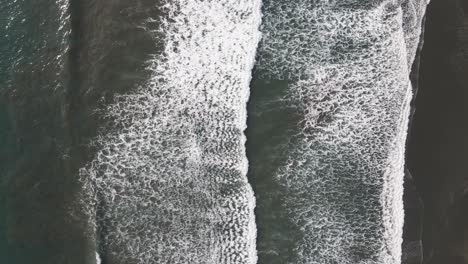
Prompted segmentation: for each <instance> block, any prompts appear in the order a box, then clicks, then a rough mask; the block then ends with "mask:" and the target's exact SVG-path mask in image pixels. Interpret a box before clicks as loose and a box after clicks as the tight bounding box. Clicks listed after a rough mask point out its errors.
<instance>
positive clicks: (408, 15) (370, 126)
mask: <svg viewBox="0 0 468 264" xmlns="http://www.w3.org/2000/svg"><path fill="white" fill-rule="evenodd" d="M426 4H427V3H426V1H423V0H414V1H404V2H403V4H401V1H400V2H399V4H396V1H361V0H359V1H358V0H355V1H354V0H348V1H322V2H319V1H307V0H299V1H289V2H286V1H281V2H278V1H271V0H266V1H264V18H263V26H262V32H263V36H264V37H263V39H262V42H261V46H260V50H259V53H258V55H259V57H258V60H259V61H258V64H257V69H258V74H259V76H261V77H260V78H265V79H273V80H275V79H276V80H278V79H280V80H281V79H286V80H289V81H290V85H289V87H288V96H286V97H285V98H284V100H283V102H282V103H283V104H288V105H294V106H295V107H296V108H297V112H298V113H299V114H300V115H301V116H302V118H301V119H302V120H301V122H300V123H298V124H297V133H296V136H295V137H294V139H293V140H291V143H290V151H289V154H288V155H289V159H288V162H287V164H285V165H284V166H283V167H281V168H280V169H279V170H278V171H277V173H276V175H275V177H276V178H277V181H278V183H280V185H281V186H283V187H284V189H285V190H286V192H287V194H288V198H287V201H286V204H287V208H288V210H289V211H288V213H289V217H290V219H291V221H293V222H294V223H295V224H296V226H297V227H298V229H300V230H301V233H302V240H301V241H298V242H297V244H296V246H295V249H294V254H295V255H294V256H292V257H291V258H290V259H291V263H317V264H318V263H320V264H327V263H330V264H332V263H341V264H356V263H360V264H377V263H385V264H396V263H400V258H401V242H402V227H403V215H404V212H403V201H402V194H403V167H404V148H405V140H406V134H407V123H408V115H409V108H410V107H409V102H410V100H411V98H412V92H411V85H410V81H409V70H410V67H411V65H412V61H413V59H414V55H415V51H416V47H417V44H418V41H419V34H420V32H421V30H420V27H421V20H422V17H423V14H424V10H425V6H426ZM410 7H411V8H410Z"/></svg>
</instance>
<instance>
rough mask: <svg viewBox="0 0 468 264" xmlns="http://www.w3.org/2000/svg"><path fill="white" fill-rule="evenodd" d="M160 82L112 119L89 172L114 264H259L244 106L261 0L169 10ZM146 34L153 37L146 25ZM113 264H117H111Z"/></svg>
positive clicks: (181, 0) (111, 111) (156, 77)
mask: <svg viewBox="0 0 468 264" xmlns="http://www.w3.org/2000/svg"><path fill="white" fill-rule="evenodd" d="M161 6H162V8H161V10H162V15H161V16H158V17H154V18H148V21H147V22H148V23H152V22H156V24H160V25H161V27H160V28H159V29H158V30H155V31H154V37H155V41H161V40H160V39H157V38H160V37H161V36H164V37H163V42H164V51H163V52H162V55H155V56H154V59H153V60H152V61H150V62H149V65H150V66H149V70H150V71H151V72H152V77H151V79H150V81H148V82H147V83H146V84H144V85H142V86H141V87H140V88H139V89H137V91H136V92H133V93H130V94H125V95H119V96H116V98H115V103H113V104H111V105H109V106H108V107H107V108H106V109H105V112H106V118H107V119H108V120H111V122H112V124H113V125H112V127H113V129H110V130H109V131H107V132H103V133H101V135H100V136H99V138H98V139H97V140H96V142H95V143H96V145H97V146H98V147H99V149H100V150H99V151H98V152H97V154H96V157H95V159H94V160H93V161H92V162H90V163H89V164H88V165H87V166H86V167H84V168H82V169H81V173H80V175H81V178H82V180H83V183H84V185H85V191H86V193H87V195H88V196H89V200H85V201H84V203H83V204H85V205H86V206H87V207H88V212H89V214H90V222H91V224H93V225H95V229H96V232H99V238H98V243H99V244H100V245H101V250H102V249H105V252H99V255H100V256H101V258H102V259H103V262H104V263H107V262H109V263H138V264H142V263H216V264H219V263H255V262H256V251H255V238H256V233H255V230H256V228H255V222H254V215H253V209H254V205H255V201H254V196H253V192H252V189H251V187H250V185H249V184H248V182H247V177H246V173H247V159H246V156H245V153H244V152H245V146H244V143H245V136H244V134H243V131H244V129H245V127H246V104H247V100H248V96H249V87H248V86H249V82H250V79H251V75H250V74H251V69H252V67H253V64H254V58H255V52H256V47H257V43H258V41H259V39H260V33H259V30H258V27H259V24H260V17H261V15H260V1H259V0H240V1H239V0H222V1H201V0H200V1H198V0H195V1H189V0H178V1H163V3H162V4H161ZM142 28H143V29H145V27H144V25H142ZM106 260H107V262H106Z"/></svg>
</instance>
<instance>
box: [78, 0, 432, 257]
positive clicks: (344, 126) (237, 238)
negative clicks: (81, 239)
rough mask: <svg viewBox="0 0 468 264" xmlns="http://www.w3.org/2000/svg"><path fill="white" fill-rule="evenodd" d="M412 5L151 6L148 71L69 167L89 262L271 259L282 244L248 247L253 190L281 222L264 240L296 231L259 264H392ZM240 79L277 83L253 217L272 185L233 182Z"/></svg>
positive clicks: (238, 171)
mask: <svg viewBox="0 0 468 264" xmlns="http://www.w3.org/2000/svg"><path fill="white" fill-rule="evenodd" d="M426 5H427V1H425V0H407V1H392V0H385V1H358V0H346V1H345V0H342V1H333V0H331V1H307V0H297V1H273V0H264V1H260V0H235V1H234V0H217V1H203V0H173V1H169V0H166V1H162V3H161V8H160V9H161V15H159V16H157V17H149V18H148V19H147V21H146V22H145V23H147V24H148V25H149V24H151V25H155V24H156V25H160V26H159V27H158V28H157V29H153V28H154V26H151V27H147V25H145V24H142V25H141V26H140V28H141V29H143V30H146V31H152V32H151V33H152V34H153V37H154V41H155V42H160V43H162V44H163V46H164V48H163V51H162V53H158V54H154V56H153V58H152V60H151V61H149V62H148V63H147V64H148V65H149V66H148V70H149V71H150V72H151V78H150V79H149V80H148V81H147V82H145V83H144V84H143V85H141V87H139V88H138V89H136V91H134V92H130V93H125V94H120V95H117V96H116V97H115V100H114V102H113V103H112V104H110V105H107V106H106V107H105V109H103V111H102V112H103V113H105V119H106V120H110V122H111V126H110V127H111V128H110V129H106V130H103V131H101V133H100V135H99V136H98V137H97V139H96V140H95V141H94V142H93V145H94V146H96V147H97V149H98V151H97V153H96V154H95V158H94V159H93V160H92V161H91V162H89V164H87V165H86V166H85V167H83V168H82V169H81V170H80V179H81V182H82V184H83V187H84V188H83V194H82V197H83V200H82V201H81V205H82V206H83V208H85V211H86V212H87V213H88V216H89V219H88V223H89V225H90V227H91V230H92V233H93V236H94V238H93V239H94V240H95V243H96V244H97V248H98V252H97V253H96V262H101V260H102V263H117V264H118V263H126V264H127V263H130V264H133V263H135V264H145V263H181V264H182V263H203V264H205V263H206V264H210V263H213V264H215V263H216V264H231V263H234V264H236V263H252V264H253V263H257V258H258V262H259V263H269V262H267V261H265V260H264V255H265V254H272V252H273V253H274V254H277V255H278V254H279V255H281V254H283V253H278V252H282V251H281V250H282V249H281V247H283V245H281V244H277V245H273V246H271V243H270V244H269V243H268V241H266V240H268V236H261V237H259V238H258V239H257V227H256V226H257V225H264V224H266V223H262V222H257V223H255V216H254V208H255V204H256V201H255V196H257V203H258V205H257V206H258V210H259V211H258V212H266V214H270V215H271V219H273V220H272V221H273V222H274V221H276V220H275V219H278V217H277V215H278V214H281V217H282V219H283V218H286V219H287V221H288V222H289V223H291V226H288V227H285V226H281V225H278V226H275V228H276V227H277V228H278V229H282V230H283V231H278V232H276V231H277V230H271V229H265V230H266V232H269V233H271V234H273V235H275V234H281V235H282V236H289V234H287V233H286V232H285V231H284V230H286V229H287V228H292V229H294V230H295V231H294V232H295V235H298V239H296V240H294V241H292V242H288V243H291V244H292V245H288V247H290V248H291V249H292V250H290V251H289V250H287V253H286V254H288V255H287V256H281V257H282V259H281V260H278V261H277V262H271V263H281V264H282V263H291V264H293V263H308V264H315V263H317V264H335V263H340V264H357V263H359V264H377V263H382V264H390V263H391V264H395V263H400V259H401V242H402V227H403V216H404V212H403V201H402V195H403V169H404V151H405V142H406V134H407V129H408V117H409V111H410V101H411V99H412V96H413V95H412V88H411V84H410V80H409V73H410V70H411V66H412V62H413V60H414V57H415V53H416V48H417V46H418V42H419V36H420V32H421V23H422V19H423V16H424V11H425V7H426ZM262 13H263V14H262ZM262 16H263V17H262ZM261 22H262V24H261V26H260V23H261ZM150 28H152V29H150ZM261 36H262V38H261ZM258 45H259V46H258ZM257 46H258V48H257ZM254 66H255V69H254V70H253V68H254ZM252 70H253V74H254V77H253V78H254V82H255V81H256V80H262V81H265V83H275V82H281V83H286V85H285V86H284V87H285V88H284V89H283V91H282V92H281V96H279V97H277V98H275V99H274V100H271V101H269V102H268V105H269V106H270V107H272V108H277V109H283V108H284V109H286V108H287V109H290V110H291V111H292V112H293V113H292V114H291V119H290V120H289V121H290V122H292V125H291V129H290V131H289V132H288V133H289V134H288V136H287V139H285V140H283V142H284V144H282V145H281V146H280V147H278V149H276V150H272V151H270V152H267V154H266V156H268V155H271V156H282V157H284V159H283V162H282V163H281V164H280V165H279V166H278V167H277V168H276V167H275V170H274V171H273V172H272V173H271V174H268V175H267V177H269V182H272V183H274V184H275V186H279V187H278V190H280V191H279V192H278V197H280V200H281V205H282V207H281V208H282V209H280V210H276V211H275V210H263V209H262V208H263V201H262V200H261V199H263V198H262V197H264V194H265V193H267V192H270V191H271V188H270V186H260V187H258V188H256V191H257V192H256V193H255V196H254V192H253V190H252V187H251V185H250V184H249V182H248V179H247V172H248V161H247V157H246V153H245V152H246V147H245V144H246V137H245V135H244V130H245V129H246V128H247V127H246V123H247V102H248V100H249V94H250V89H252V90H253V89H257V88H256V87H255V85H254V86H249V85H250V84H251V79H252ZM260 121H261V122H267V121H268V120H260ZM296 121H297V122H296ZM249 140H252V141H255V140H257V139H255V138H249ZM250 158H251V159H252V160H255V159H256V157H255V156H252V157H250ZM254 162H255V161H254ZM265 166H270V164H267V165H265ZM253 174H254V175H253V176H252V177H253V178H255V173H253ZM254 188H255V186H254ZM281 210H282V211H281ZM291 237H293V236H292V235H291ZM257 243H258V249H259V254H258V255H259V257H257ZM265 252H266V253H265ZM284 252H286V251H284ZM269 264H270V263H269Z"/></svg>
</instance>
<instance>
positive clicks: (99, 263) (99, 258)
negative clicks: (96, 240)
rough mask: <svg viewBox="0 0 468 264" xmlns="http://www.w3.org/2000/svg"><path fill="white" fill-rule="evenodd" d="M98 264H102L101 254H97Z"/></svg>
mask: <svg viewBox="0 0 468 264" xmlns="http://www.w3.org/2000/svg"><path fill="white" fill-rule="evenodd" d="M96 264H101V257H99V254H98V253H97V252H96Z"/></svg>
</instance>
